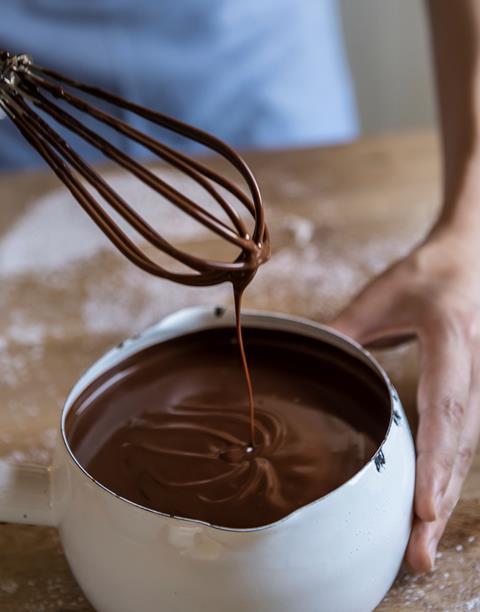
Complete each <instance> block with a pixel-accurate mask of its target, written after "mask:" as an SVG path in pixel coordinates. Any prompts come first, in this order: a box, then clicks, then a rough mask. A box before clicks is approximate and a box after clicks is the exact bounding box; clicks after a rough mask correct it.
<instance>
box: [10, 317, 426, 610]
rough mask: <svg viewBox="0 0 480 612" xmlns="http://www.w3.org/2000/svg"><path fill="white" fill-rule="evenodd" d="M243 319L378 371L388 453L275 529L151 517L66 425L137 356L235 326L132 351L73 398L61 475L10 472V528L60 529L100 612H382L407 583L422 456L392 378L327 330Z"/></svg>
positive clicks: (167, 332) (152, 338)
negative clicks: (73, 446)
mask: <svg viewBox="0 0 480 612" xmlns="http://www.w3.org/2000/svg"><path fill="white" fill-rule="evenodd" d="M242 320H243V324H244V325H245V326H249V325H255V327H261V328H269V329H279V330H286V331H290V332H295V333H297V334H302V335H305V336H310V337H313V338H317V339H318V341H319V342H324V343H328V344H331V345H334V346H336V347H338V348H340V349H342V350H344V351H345V352H346V353H349V354H350V355H353V356H355V357H356V358H358V359H359V360H361V361H363V362H364V363H366V364H368V365H369V367H370V368H371V369H372V371H373V372H375V373H376V374H377V375H378V377H379V378H380V379H381V380H382V381H383V383H384V385H385V389H386V390H388V393H389V394H390V400H391V402H390V410H391V414H390V424H389V427H388V431H386V432H385V439H384V442H383V443H382V445H381V447H380V448H379V449H378V452H377V454H376V456H375V458H374V459H372V460H371V461H370V462H369V463H368V464H367V465H365V466H364V467H363V469H362V470H360V472H358V473H357V474H356V475H355V476H354V477H353V478H351V479H350V480H349V481H348V482H346V483H345V484H343V485H342V486H341V487H339V488H338V489H336V490H335V491H333V492H331V493H330V494H328V495H326V496H325V497H323V498H321V499H319V500H317V501H315V502H313V503H311V504H309V505H308V506H305V507H303V508H301V509H299V510H297V511H295V512H294V513H292V514H291V515H289V516H287V517H286V518H284V519H283V520H281V521H278V522H276V523H274V524H271V525H268V526H266V527H261V528H257V529H244V530H241V529H225V528H218V527H212V526H209V525H205V524H203V523H199V522H195V521H189V520H182V519H176V518H171V517H168V516H165V515H162V514H161V513H158V512H154V511H151V510H147V509H145V508H142V507H140V506H137V505H136V504H134V503H132V502H129V501H126V500H124V499H122V498H120V497H118V496H116V495H115V494H113V493H111V492H110V491H108V490H107V489H105V488H104V487H103V486H102V485H100V484H99V483H97V482H95V481H94V480H93V479H92V478H91V477H90V476H89V475H88V474H87V473H86V472H85V471H84V470H83V468H82V467H81V466H80V465H79V464H78V463H77V462H76V460H75V458H74V457H73V455H72V453H71V452H70V450H69V447H68V443H67V441H66V439H65V431H64V424H65V418H66V415H67V413H68V411H69V409H70V407H71V406H72V404H73V403H74V401H75V399H76V398H77V397H78V395H79V394H80V393H81V392H82V391H83V390H84V389H85V388H86V387H87V386H88V385H89V383H91V382H92V381H93V380H94V379H95V378H97V377H98V376H99V375H100V374H102V373H103V372H104V371H106V370H108V369H110V368H111V367H112V366H114V365H115V364H117V363H118V362H119V361H121V360H123V359H125V358H126V357H128V356H129V355H131V354H132V353H135V352H137V351H139V350H141V349H143V348H145V347H147V346H150V345H152V344H156V343H159V342H162V341H164V340H167V339H170V338H173V337H176V336H179V335H181V334H184V333H186V332H192V331H196V330H201V329H208V328H213V327H222V326H231V325H232V324H233V314H232V313H230V312H226V311H224V310H223V309H218V308H217V309H215V310H214V309H210V308H202V307H200V308H190V309H186V310H182V311H180V312H178V313H176V314H174V315H172V316H170V317H168V318H167V319H165V320H163V321H162V322H160V323H159V324H157V325H155V326H153V327H151V328H150V329H148V330H147V331H145V332H144V333H143V334H141V335H140V336H138V337H135V338H133V339H129V340H127V341H126V342H124V343H122V344H121V345H120V346H118V347H117V348H114V349H113V350H111V351H109V352H108V353H107V354H106V355H104V356H103V357H102V358H101V359H100V360H99V361H97V362H96V363H95V364H94V365H93V366H92V367H91V368H90V369H89V370H88V371H87V372H86V373H85V374H84V375H83V376H82V377H81V378H80V380H79V381H78V383H77V384H76V385H75V387H74V388H73V390H72V391H71V393H70V395H69V397H68V399H67V402H66V404H65V407H64V409H63V413H62V419H61V424H60V427H59V435H58V441H57V448H56V452H55V460H54V465H53V466H52V467H51V468H49V469H46V468H39V467H35V466H9V465H7V464H5V463H3V464H2V463H0V520H3V521H9V522H18V523H33V524H42V525H54V526H56V527H58V529H59V531H60V537H61V540H62V544H63V547H64V550H65V554H66V556H67V558H68V561H69V563H70V566H71V568H72V571H73V573H74V574H75V577H76V578H77V580H78V582H79V584H80V586H81V588H82V589H83V591H84V593H85V595H86V596H87V598H88V599H89V600H90V602H91V603H92V604H93V606H94V607H95V609H96V610H98V611H99V612H158V611H160V610H161V611H163V612H226V611H227V610H228V611H229V612H245V611H246V610H251V611H252V612H293V611H295V610H299V611H301V612H347V611H351V612H362V611H364V610H365V611H368V610H372V609H373V608H374V607H375V606H376V605H377V604H378V603H379V602H380V601H381V599H382V598H383V596H384V595H385V593H386V592H387V590H388V589H389V587H390V585H391V584H392V582H393V580H394V578H395V576H396V574H397V571H398V569H399V566H400V564H401V561H402V558H403V555H404V552H405V548H406V545H407V542H408V538H409V534H410V527H411V517H412V501H413V491H414V474H415V454H414V447H413V442H412V437H411V434H410V431H409V427H408V424H407V419H406V417H405V414H404V412H403V409H402V406H401V404H400V401H399V399H398V396H397V393H396V392H395V390H394V388H393V386H392V384H391V383H390V382H389V380H388V378H387V376H386V374H385V372H384V371H383V370H382V368H381V367H380V366H379V365H378V364H377V362H376V361H374V359H373V358H372V357H371V356H370V355H369V354H368V353H367V352H366V351H365V350H364V349H362V348H361V347H360V346H359V345H358V344H356V343H354V342H353V341H352V340H350V339H348V338H346V337H344V336H342V335H340V334H338V333H336V332H334V331H332V330H330V329H328V328H326V327H324V326H322V325H319V324H317V323H312V322H310V321H307V320H304V319H299V318H295V317H289V316H284V315H279V314H272V313H256V312H250V311H246V312H245V313H244V314H243V316H242Z"/></svg>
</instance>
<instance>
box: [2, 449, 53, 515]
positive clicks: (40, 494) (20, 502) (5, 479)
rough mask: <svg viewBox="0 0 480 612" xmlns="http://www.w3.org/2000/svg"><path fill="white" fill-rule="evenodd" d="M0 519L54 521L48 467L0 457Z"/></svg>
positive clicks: (49, 470)
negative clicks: (12, 461) (9, 460)
mask: <svg viewBox="0 0 480 612" xmlns="http://www.w3.org/2000/svg"><path fill="white" fill-rule="evenodd" d="M0 521H3V522H6V523H25V524H29V525H49V526H54V525H55V519H54V514H53V504H52V496H51V468H50V467H47V466H40V465H32V464H28V463H27V464H22V465H15V464H10V463H8V462H6V461H4V460H2V459H0Z"/></svg>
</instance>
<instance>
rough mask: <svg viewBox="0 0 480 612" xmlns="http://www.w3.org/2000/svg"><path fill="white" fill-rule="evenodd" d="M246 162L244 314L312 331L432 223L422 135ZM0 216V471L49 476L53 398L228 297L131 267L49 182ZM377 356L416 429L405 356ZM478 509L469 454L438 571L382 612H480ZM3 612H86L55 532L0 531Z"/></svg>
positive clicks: (409, 583)
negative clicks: (249, 255)
mask: <svg viewBox="0 0 480 612" xmlns="http://www.w3.org/2000/svg"><path fill="white" fill-rule="evenodd" d="M248 159H249V161H250V162H251V165H252V167H253V169H254V171H255V173H256V175H257V177H258V179H259V181H260V184H261V186H262V188H263V192H264V196H265V200H266V203H267V206H268V219H269V223H270V226H271V230H272V235H273V244H274V247H275V249H274V252H275V255H274V257H273V259H272V261H271V262H270V263H269V264H268V265H267V266H265V267H264V269H263V270H262V271H261V272H260V273H259V275H258V277H257V279H256V281H255V283H254V286H253V287H252V289H251V290H250V291H249V293H248V295H247V299H246V305H247V306H255V307H257V308H263V309H275V310H280V311H285V312H292V313H295V314H299V315H304V316H308V317H311V318H314V319H319V320H325V319H327V318H328V317H330V316H332V314H334V313H335V312H336V311H337V310H338V309H339V308H341V307H342V306H343V305H344V304H345V303H346V302H347V301H348V300H349V299H350V298H351V296H352V295H353V294H354V293H355V292H356V291H357V290H358V288H359V287H361V285H362V284H363V283H364V282H365V281H366V280H367V279H368V278H370V277H371V276H372V275H373V274H375V273H378V272H379V271H380V270H382V269H383V268H384V267H385V266H386V265H388V263H389V262H391V261H392V260H394V259H395V258H397V257H399V256H401V255H402V254H403V253H405V252H407V251H408V250H409V249H410V248H411V247H412V245H413V244H414V243H415V242H416V241H418V240H419V239H420V238H421V237H422V236H423V234H424V232H425V231H426V229H427V228H428V227H429V224H430V223H431V222H432V219H433V218H434V216H435V214H436V208H437V203H438V200H439V193H438V177H439V169H438V160H437V154H436V142H435V139H434V137H433V136H432V135H429V134H410V135H402V136H391V137H382V138H378V139H372V140H370V139H369V140H362V141H360V142H358V143H356V144H353V145H348V146H342V147H335V148H328V149H307V150H300V151H285V152H275V153H255V154H252V155H249V156H248ZM168 178H169V179H170V180H173V181H176V180H178V179H177V178H176V177H175V176H174V175H172V174H169V175H168ZM113 180H114V182H115V184H116V185H117V186H118V187H119V188H120V189H124V190H126V192H127V195H129V197H130V198H132V197H133V198H135V200H136V201H143V200H145V199H146V200H148V196H147V197H146V198H143V197H141V194H140V191H139V189H138V187H136V186H135V185H132V183H131V182H129V181H128V180H126V179H125V178H124V177H122V176H115V177H114V178H113ZM181 187H182V188H184V187H185V188H187V186H185V185H183V184H182V185H181ZM0 202H1V205H0V313H1V315H0V381H1V385H0V457H4V458H8V459H9V460H11V461H19V462H21V461H26V460H29V461H36V462H39V463H47V462H48V461H49V459H50V457H51V452H52V447H53V444H54V440H55V435H56V428H57V422H58V417H59V412H60V410H61V406H62V403H63V400H64V398H65V395H66V393H67V391H68V389H69V388H70V387H71V386H72V384H73V383H74V381H75V380H76V379H77V378H78V376H79V375H80V373H81V372H82V371H83V370H84V369H85V368H86V367H87V366H88V365H89V364H90V363H91V362H92V361H93V360H94V359H95V358H97V357H98V356H99V355H100V354H101V353H102V352H103V351H104V350H105V349H106V348H107V347H109V346H110V345H112V344H115V343H116V342H117V341H119V340H120V339H121V338H122V337H124V336H126V335H129V334H131V333H133V332H135V331H137V330H140V329H142V328H144V327H145V326H147V325H148V324H150V323H153V322H154V321H156V320H158V319H159V318H160V317H161V316H163V315H164V314H166V313H168V312H171V311H174V310H176V309H178V308H180V307H181V306H183V305H188V304H193V303H210V304H213V303H218V302H220V303H227V302H229V301H230V294H229V291H228V289H226V288H215V289H212V290H210V289H209V290H198V289H185V288H183V287H175V286H172V285H170V284H168V283H166V282H164V281H160V280H157V279H154V278H150V277H148V276H147V275H145V274H143V273H142V272H140V271H138V270H136V269H134V268H133V267H132V266H131V265H130V264H129V263H127V262H126V261H124V260H123V258H121V257H120V256H119V255H117V254H116V252H114V251H113V249H112V248H111V247H110V245H109V244H108V243H107V242H106V240H105V239H104V237H103V236H102V235H101V234H100V233H99V232H98V231H97V229H96V228H95V227H94V226H93V224H92V223H91V222H90V221H89V219H87V218H86V217H85V216H84V213H83V212H82V211H81V210H80V209H79V207H77V206H76V205H75V204H74V202H73V201H72V200H71V198H70V197H69V196H68V195H67V194H66V193H65V191H64V190H63V189H61V188H59V187H58V184H57V182H56V179H55V178H54V177H52V176H49V175H47V174H44V173H39V174H17V175H12V174H4V175H0ZM147 204H148V202H147ZM152 214H153V217H154V220H155V222H158V223H160V224H161V225H162V227H163V228H165V229H164V231H165V232H167V234H169V235H176V236H177V240H178V241H179V242H180V243H184V244H185V245H187V246H188V245H190V246H193V247H194V248H195V249H200V250H201V249H204V250H205V251H207V250H208V251H209V252H212V251H213V252H215V251H216V250H217V245H216V244H215V242H213V241H212V240H211V239H209V238H208V237H207V236H206V235H204V234H203V233H201V232H200V233H198V232H197V231H196V230H195V229H193V228H192V227H190V226H188V224H185V223H183V222H178V223H177V221H176V220H173V219H172V217H171V216H168V214H167V213H166V207H165V206H158V205H157V206H156V208H155V211H154V212H153V213H152ZM166 215H167V216H166ZM299 262H301V263H302V268H297V266H298V264H299ZM372 316H374V313H372ZM378 356H379V358H380V359H381V361H382V362H383V363H384V365H385V367H386V368H387V369H388V371H389V372H390V374H391V376H392V378H393V380H394V382H395V384H396V385H397V387H398V389H399V391H400V395H401V397H402V399H403V401H404V403H405V405H406V407H407V411H408V412H409V414H410V415H412V417H411V418H412V422H413V423H414V408H415V406H414V398H415V386H416V379H417V370H418V365H417V362H418V360H417V348H416V346H415V345H414V344H411V345H408V346H403V347H401V348H397V349H392V350H389V351H383V352H382V353H378ZM479 510H480V456H479V455H477V457H476V461H475V464H474V466H473V469H472V472H471V474H470V476H469V478H468V481H467V483H466V485H465V488H464V492H463V495H462V499H461V501H460V503H459V505H458V507H457V510H456V512H455V514H454V516H453V517H452V520H451V522H450V525H449V528H448V531H447V534H446V536H445V538H444V540H443V543H442V545H441V546H440V554H439V558H438V562H437V569H436V571H435V572H433V573H432V574H430V575H429V576H425V577H422V578H418V579H414V578H412V577H410V576H408V575H406V574H402V575H401V577H400V578H399V579H398V580H397V583H396V584H395V586H394V587H393V589H392V591H391V592H390V594H389V595H388V597H387V598H386V600H385V601H384V603H382V605H381V606H380V608H379V610H385V611H387V610H400V609H402V610H403V609H404V608H407V607H408V608H409V609H411V610H425V609H431V610H480V514H479ZM0 610H5V611H8V612H15V611H25V612H27V611H32V612H42V611H65V612H66V611H72V612H73V611H87V610H91V607H90V606H89V604H88V603H87V602H86V601H85V599H84V598H83V597H82V594H81V592H80V590H79V588H78V587H77V586H76V584H75V581H74V579H73V578H72V576H71V574H70V572H69V570H68V567H67V564H66V561H65V558H64V556H63V554H62V552H61V548H60V546H59V542H58V537H57V534H56V532H55V530H54V529H47V528H39V527H30V526H12V525H1V526H0ZM132 612H134V611H132ZM192 612H194V611H192Z"/></svg>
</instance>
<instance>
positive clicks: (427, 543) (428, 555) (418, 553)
mask: <svg viewBox="0 0 480 612" xmlns="http://www.w3.org/2000/svg"><path fill="white" fill-rule="evenodd" d="M474 354H478V350H474ZM477 361H478V360H477ZM479 436H480V367H479V365H478V363H475V365H474V368H473V376H472V380H471V385H470V393H469V398H468V402H467V411H466V414H465V418H464V422H463V428H462V431H461V433H460V436H459V438H458V447H457V451H456V455H455V461H454V465H453V469H452V472H451V476H450V479H449V482H448V485H447V489H446V491H445V494H444V495H443V498H442V501H441V504H440V508H439V510H438V515H439V516H438V519H437V520H435V521H431V522H427V521H422V520H421V519H419V518H418V517H417V518H415V520H414V524H413V529H412V534H411V537H410V541H409V544H408V549H407V553H406V557H405V558H406V561H407V563H408V564H409V565H410V567H411V568H412V570H413V571H414V572H416V573H423V572H427V571H430V570H431V569H432V568H433V566H434V563H435V555H436V551H437V546H438V542H439V540H440V538H441V536H442V534H443V532H444V530H445V527H446V525H447V522H448V520H449V518H450V516H451V514H452V512H453V510H454V509H455V506H456V505H457V502H458V500H459V498H460V493H461V490H462V486H463V483H464V480H465V477H466V476H467V473H468V471H469V469H470V466H471V463H472V460H473V457H474V456H475V449H476V447H477V444H478V439H479Z"/></svg>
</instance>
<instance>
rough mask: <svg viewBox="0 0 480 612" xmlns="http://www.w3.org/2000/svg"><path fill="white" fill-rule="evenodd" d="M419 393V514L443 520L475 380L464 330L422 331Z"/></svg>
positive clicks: (435, 328)
mask: <svg viewBox="0 0 480 612" xmlns="http://www.w3.org/2000/svg"><path fill="white" fill-rule="evenodd" d="M420 342H421V347H422V373H421V377H420V383H419V390H418V413H419V426H418V432H417V480H416V489H415V512H416V515H417V516H418V517H419V518H420V519H422V520H424V521H434V520H436V519H438V518H439V516H440V508H441V505H442V500H443V496H444V494H445V492H446V490H447V487H448V484H449V481H450V478H451V476H452V472H453V468H454V465H455V461H456V456H457V450H458V446H459V440H460V434H461V433H462V431H463V428H464V421H465V415H466V408H467V402H468V397H469V392H470V379H471V368H472V366H471V346H470V343H469V340H468V338H467V336H466V334H464V333H463V332H462V331H461V330H459V329H458V328H457V327H455V326H454V325H450V324H445V323H442V322H439V321H436V322H434V324H433V325H430V326H429V328H427V329H426V330H423V331H422V333H421V337H420Z"/></svg>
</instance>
